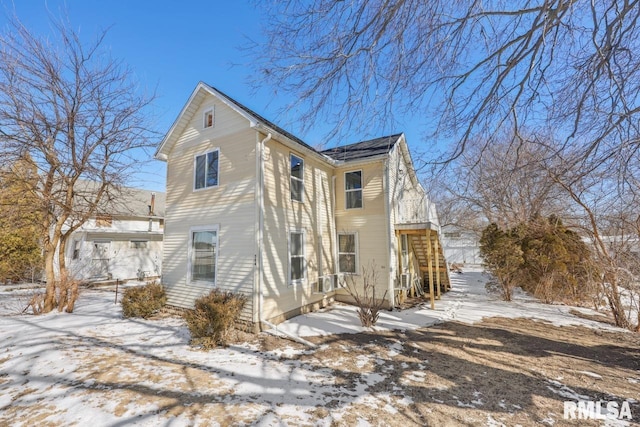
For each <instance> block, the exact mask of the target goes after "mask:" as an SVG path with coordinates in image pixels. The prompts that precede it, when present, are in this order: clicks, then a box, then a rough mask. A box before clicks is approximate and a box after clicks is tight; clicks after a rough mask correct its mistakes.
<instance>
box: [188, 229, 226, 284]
mask: <svg viewBox="0 0 640 427" xmlns="http://www.w3.org/2000/svg"><path fill="white" fill-rule="evenodd" d="M197 231H215V232H216V261H215V265H214V266H213V268H214V271H215V277H214V278H213V283H211V282H205V281H202V280H192V279H191V266H192V264H193V233H194V232H197ZM219 258H220V225H219V224H213V225H198V226H194V227H191V228H189V243H188V246H187V285H206V286H213V287H214V288H215V287H217V286H218V259H219Z"/></svg>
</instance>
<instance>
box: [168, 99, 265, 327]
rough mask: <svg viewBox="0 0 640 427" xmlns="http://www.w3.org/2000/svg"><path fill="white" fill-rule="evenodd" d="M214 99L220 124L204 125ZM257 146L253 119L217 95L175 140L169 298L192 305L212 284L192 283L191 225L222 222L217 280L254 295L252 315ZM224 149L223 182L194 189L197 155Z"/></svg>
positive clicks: (248, 314)
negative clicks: (189, 263)
mask: <svg viewBox="0 0 640 427" xmlns="http://www.w3.org/2000/svg"><path fill="white" fill-rule="evenodd" d="M213 104H215V125H214V126H213V127H212V128H208V129H203V128H202V123H203V121H202V115H203V112H204V111H205V110H206V109H208V108H210V107H211V106H212V105H213ZM255 146H256V132H255V130H253V129H251V128H250V127H249V122H248V121H247V120H246V119H245V118H243V117H242V116H240V115H238V114H237V113H236V112H235V111H233V110H232V109H230V108H228V107H227V106H225V105H224V104H222V103H221V102H219V101H216V100H215V98H214V97H206V98H204V100H203V101H202V103H201V104H200V106H199V107H198V109H197V111H196V113H195V114H194V116H193V118H192V120H191V122H190V123H189V124H188V125H187V126H186V127H185V129H184V132H183V133H182V134H181V135H180V137H179V138H178V141H177V142H176V144H175V145H174V147H173V149H172V151H171V153H170V154H169V159H168V162H167V201H166V223H165V243H164V265H163V283H164V284H165V285H166V287H167V293H168V296H169V303H170V304H171V305H175V306H178V307H185V308H189V307H192V306H193V302H194V300H195V299H197V298H198V297H199V296H201V295H203V294H205V293H207V292H208V291H209V290H210V288H209V287H207V286H202V285H200V286H198V285H193V284H188V283H187V282H186V279H187V254H188V244H189V233H190V229H191V228H192V227H194V226H206V225H217V226H218V228H219V235H218V260H217V272H216V280H217V286H218V287H219V288H221V289H226V290H231V291H234V292H243V293H245V294H246V295H247V296H249V298H248V299H247V305H246V307H245V310H244V313H243V317H244V318H245V319H246V320H251V314H252V310H253V307H252V299H251V298H250V296H251V294H252V292H253V271H254V270H253V269H254V268H255V267H254V256H255V232H256V217H255V188H256V177H255V164H256V163H255V162H256V159H255ZM215 148H218V149H219V150H220V152H219V160H218V162H219V185H218V186H217V187H212V188H206V189H202V190H194V159H195V156H196V155H199V154H203V153H206V152H208V151H211V150H213V149H215Z"/></svg>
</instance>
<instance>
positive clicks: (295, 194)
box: [291, 178, 304, 202]
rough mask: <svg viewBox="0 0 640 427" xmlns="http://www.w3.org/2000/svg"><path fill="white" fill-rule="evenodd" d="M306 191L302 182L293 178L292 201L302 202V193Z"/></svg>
mask: <svg viewBox="0 0 640 427" xmlns="http://www.w3.org/2000/svg"><path fill="white" fill-rule="evenodd" d="M303 191H304V184H303V183H302V181H300V180H298V179H296V178H291V200H295V201H296V202H301V201H302V193H303Z"/></svg>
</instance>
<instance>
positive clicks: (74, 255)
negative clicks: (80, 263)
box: [71, 240, 81, 259]
mask: <svg viewBox="0 0 640 427" xmlns="http://www.w3.org/2000/svg"><path fill="white" fill-rule="evenodd" d="M80 243H81V242H80V240H74V241H73V253H72V255H71V259H78V258H80Z"/></svg>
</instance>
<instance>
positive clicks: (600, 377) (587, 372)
mask: <svg viewBox="0 0 640 427" xmlns="http://www.w3.org/2000/svg"><path fill="white" fill-rule="evenodd" d="M579 372H580V373H581V374H584V375H586V376H588V377H591V378H596V379H599V380H601V379H602V375H600V374H596V373H595V372H589V371H579Z"/></svg>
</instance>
